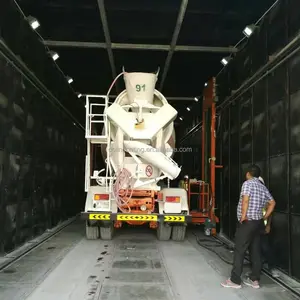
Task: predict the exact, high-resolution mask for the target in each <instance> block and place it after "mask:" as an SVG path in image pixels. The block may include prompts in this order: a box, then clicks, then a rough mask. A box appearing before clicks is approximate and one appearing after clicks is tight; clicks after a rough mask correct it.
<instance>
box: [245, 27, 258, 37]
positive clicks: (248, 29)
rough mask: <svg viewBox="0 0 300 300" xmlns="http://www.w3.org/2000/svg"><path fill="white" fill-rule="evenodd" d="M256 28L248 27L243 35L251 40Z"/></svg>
mask: <svg viewBox="0 0 300 300" xmlns="http://www.w3.org/2000/svg"><path fill="white" fill-rule="evenodd" d="M255 28H256V26H255V25H254V24H251V25H248V26H246V27H245V29H244V31H243V34H244V35H245V36H246V37H248V38H249V37H250V36H251V35H252V33H253V32H254V30H255Z"/></svg>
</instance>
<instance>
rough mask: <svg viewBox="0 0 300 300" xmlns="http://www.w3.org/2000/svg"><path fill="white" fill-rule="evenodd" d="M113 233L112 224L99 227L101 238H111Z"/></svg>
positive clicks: (107, 239)
mask: <svg viewBox="0 0 300 300" xmlns="http://www.w3.org/2000/svg"><path fill="white" fill-rule="evenodd" d="M113 235H114V226H113V225H110V226H109V227H100V237H101V239H102V240H106V241H109V240H112V238H113Z"/></svg>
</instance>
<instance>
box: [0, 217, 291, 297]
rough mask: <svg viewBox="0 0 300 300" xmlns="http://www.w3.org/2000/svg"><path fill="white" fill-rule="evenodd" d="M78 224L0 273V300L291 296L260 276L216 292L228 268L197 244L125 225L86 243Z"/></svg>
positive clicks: (193, 240)
mask: <svg viewBox="0 0 300 300" xmlns="http://www.w3.org/2000/svg"><path fill="white" fill-rule="evenodd" d="M84 234H85V233H84V225H83V223H81V222H76V223H74V224H71V225H70V226H68V227H66V228H65V229H64V230H63V231H62V232H60V233H59V234H58V235H56V236H55V237H53V238H51V239H50V240H48V241H47V242H46V243H44V244H43V245H42V246H40V247H39V248H37V249H35V250H34V251H32V252H31V253H29V254H28V255H26V256H25V257H24V258H22V259H20V260H19V261H17V262H16V263H14V264H13V265H12V266H11V267H9V268H7V269H6V270H4V271H2V272H0V299H1V300H23V299H24V300H25V299H26V300H41V299H42V300H129V299H130V300H143V299H145V300H190V299H205V300H216V299H222V300H226V299H230V300H237V299H243V300H247V299H248V300H252V299H253V300H254V299H257V300H269V299H270V300H271V299H272V300H276V299H278V300H279V299H280V300H291V299H296V298H294V297H293V296H292V295H291V294H290V293H289V292H288V291H286V290H284V288H282V287H281V286H279V285H277V284H276V283H274V282H273V281H272V280H271V279H269V278H267V277H263V278H262V288H261V289H260V290H253V289H252V288H249V287H243V289H241V290H231V289H224V288H222V287H221V286H220V282H221V281H223V280H224V279H226V278H227V277H228V274H229V273H230V265H228V264H226V263H225V262H223V261H222V260H221V259H220V258H218V257H217V256H216V255H215V254H214V253H212V252H209V251H207V250H206V249H204V248H202V247H200V246H199V245H198V244H197V242H196V240H195V237H194V235H192V234H191V233H188V236H187V240H186V241H185V242H183V243H177V242H172V241H168V242H158V241H157V240H156V236H155V234H154V232H153V231H151V230H148V229H143V228H137V229H134V228H129V229H122V230H120V231H118V233H117V236H116V237H115V239H114V240H113V241H109V242H107V241H101V240H96V241H87V240H86V239H85V236H84Z"/></svg>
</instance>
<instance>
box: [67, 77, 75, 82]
mask: <svg viewBox="0 0 300 300" xmlns="http://www.w3.org/2000/svg"><path fill="white" fill-rule="evenodd" d="M66 78H67V80H68V83H72V82H73V81H74V80H73V78H71V77H69V76H67V77H66Z"/></svg>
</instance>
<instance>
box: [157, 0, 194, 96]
mask: <svg viewBox="0 0 300 300" xmlns="http://www.w3.org/2000/svg"><path fill="white" fill-rule="evenodd" d="M188 3H189V1H188V0H182V1H181V6H180V9H179V14H178V17H177V22H176V26H175V30H174V33H173V37H172V41H171V45H170V50H169V53H168V56H167V59H166V62H165V65H164V72H163V75H162V78H161V82H160V87H159V90H160V91H162V89H163V86H164V83H165V80H166V77H167V74H168V71H169V67H170V64H171V60H172V57H173V54H174V51H175V47H176V44H177V40H178V36H179V33H180V29H181V26H182V23H183V20H184V16H185V12H186V8H187V5H188Z"/></svg>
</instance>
